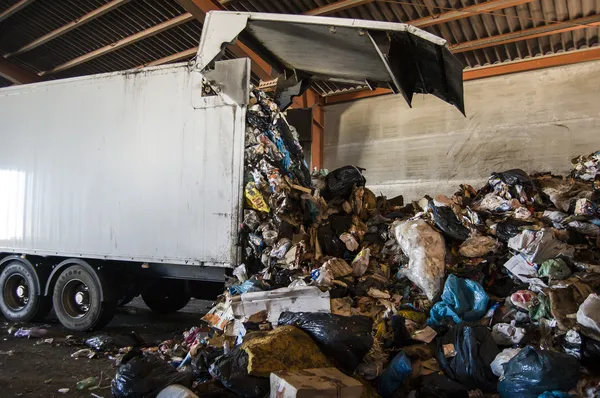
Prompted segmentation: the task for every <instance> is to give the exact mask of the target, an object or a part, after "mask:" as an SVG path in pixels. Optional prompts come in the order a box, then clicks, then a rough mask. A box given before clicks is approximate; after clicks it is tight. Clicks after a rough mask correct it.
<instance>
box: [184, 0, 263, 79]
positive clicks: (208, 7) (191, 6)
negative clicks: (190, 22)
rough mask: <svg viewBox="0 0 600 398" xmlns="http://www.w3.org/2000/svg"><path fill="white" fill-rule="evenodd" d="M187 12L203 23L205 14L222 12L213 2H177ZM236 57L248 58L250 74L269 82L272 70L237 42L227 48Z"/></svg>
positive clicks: (251, 51)
mask: <svg viewBox="0 0 600 398" xmlns="http://www.w3.org/2000/svg"><path fill="white" fill-rule="evenodd" d="M177 2H178V3H179V4H181V6H182V7H183V8H185V10H186V11H187V12H189V13H190V14H192V15H193V16H194V17H195V18H196V19H197V20H198V21H200V22H202V23H204V19H205V18H206V13H207V12H209V11H214V10H221V11H222V10H224V8H223V7H222V6H221V4H220V3H218V2H216V1H213V0H177ZM227 48H228V49H229V50H230V51H231V52H232V53H233V54H234V55H235V56H236V57H238V58H244V57H248V58H250V60H251V61H252V72H253V73H254V74H255V75H257V76H258V77H259V78H260V79H262V80H271V79H272V75H273V72H274V71H273V68H271V65H269V64H268V63H267V62H265V61H264V60H263V59H262V58H260V57H259V56H258V54H256V53H255V52H254V51H253V50H251V49H250V48H249V47H248V46H246V45H245V44H244V43H242V42H241V41H240V40H238V41H237V42H236V43H235V44H232V45H230V46H228V47H227Z"/></svg>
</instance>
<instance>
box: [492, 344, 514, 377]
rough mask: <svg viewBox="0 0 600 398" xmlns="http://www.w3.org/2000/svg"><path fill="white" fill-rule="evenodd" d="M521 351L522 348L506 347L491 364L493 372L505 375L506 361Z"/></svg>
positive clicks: (499, 375)
mask: <svg viewBox="0 0 600 398" xmlns="http://www.w3.org/2000/svg"><path fill="white" fill-rule="evenodd" d="M519 351H521V349H520V348H506V349H505V350H502V352H501V353H500V354H498V355H496V358H494V360H493V361H492V363H491V364H490V368H492V372H493V373H494V374H495V375H496V376H498V377H502V376H504V366H502V365H504V364H505V363H506V362H508V361H510V360H511V359H512V358H513V357H514V356H515V355H517V354H518V353H519Z"/></svg>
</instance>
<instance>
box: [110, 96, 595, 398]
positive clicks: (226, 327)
mask: <svg viewBox="0 0 600 398" xmlns="http://www.w3.org/2000/svg"><path fill="white" fill-rule="evenodd" d="M599 164H600V152H597V153H595V154H592V155H590V156H587V157H579V158H576V159H574V160H573V172H572V174H571V175H570V176H567V177H560V176H555V175H552V174H549V173H543V174H535V175H528V174H527V173H525V172H524V171H523V170H519V169H515V170H508V171H503V172H498V173H493V174H492V175H491V177H490V178H489V180H488V183H487V184H486V185H485V186H484V187H482V188H480V189H479V190H476V189H475V188H473V187H471V186H469V185H461V186H460V189H459V190H458V191H457V192H456V193H455V194H454V195H453V196H452V197H447V196H444V195H439V196H435V197H429V196H426V197H424V198H422V199H421V200H419V201H416V202H411V203H404V200H403V198H402V197H401V196H400V197H396V198H392V199H388V198H386V197H384V196H376V195H375V194H374V193H373V192H371V191H370V190H369V189H368V188H366V187H365V185H366V180H365V178H364V176H363V174H362V171H363V170H362V169H360V168H359V167H355V166H346V167H342V168H340V169H336V170H334V171H332V172H329V173H328V172H327V171H326V170H321V171H318V172H317V171H315V172H313V174H312V176H310V175H309V174H308V170H307V168H306V165H305V164H304V160H303V155H302V150H301V147H300V145H299V144H298V140H297V138H296V136H295V133H294V131H293V128H290V127H289V126H287V124H286V122H285V120H284V117H283V116H282V115H281V114H280V112H279V111H278V109H277V107H276V105H275V104H274V103H273V102H271V100H270V99H269V98H268V97H267V96H266V95H265V94H264V93H262V92H259V91H256V90H254V91H253V92H252V99H251V103H250V105H249V107H248V126H247V131H246V165H245V166H246V185H245V198H246V206H245V207H246V209H245V211H244V222H243V225H242V241H243V244H244V254H245V261H244V264H242V265H239V266H238V267H236V268H235V269H234V271H233V275H234V276H233V277H232V278H231V279H230V280H229V283H228V286H227V290H226V291H225V292H224V294H223V295H222V296H221V297H220V299H219V301H218V303H217V304H216V305H215V306H214V308H213V309H212V310H211V311H210V312H209V313H208V314H207V315H206V316H204V317H203V321H204V322H205V323H206V325H208V326H209V327H210V332H209V333H208V334H207V333H201V332H199V331H200V329H198V328H192V329H191V330H190V331H189V332H186V334H185V341H184V343H183V346H184V347H185V349H186V350H187V351H188V355H187V358H186V360H184V361H183V362H182V363H181V364H180V371H184V372H185V371H186V369H187V372H192V375H193V377H191V378H190V380H191V379H194V380H195V382H194V384H193V387H194V389H195V390H196V392H198V393H200V395H202V396H210V394H217V395H219V394H221V396H222V395H223V394H232V395H233V396H236V395H237V396H244V397H263V396H267V395H269V394H270V395H271V396H272V397H275V396H277V397H280V396H281V397H283V396H285V397H288V396H289V397H295V396H300V395H301V394H300V391H304V393H305V394H308V395H306V396H314V395H317V394H323V395H322V396H332V397H334V396H350V397H354V396H356V397H360V396H383V397H404V396H409V395H408V394H409V393H411V392H414V394H415V395H411V396H416V397H468V396H473V395H478V394H480V395H481V394H494V393H499V394H500V396H501V397H503V398H504V397H532V398H538V397H567V396H570V395H569V394H570V393H576V394H579V396H583V397H592V396H594V397H595V396H597V394H598V393H599V391H600V389H599V386H600V373H599V372H598V369H597V368H598V363H600V362H598V359H599V358H600V296H598V294H597V293H598V290H599V288H600V250H599V248H600V191H599V190H598V188H599V185H596V184H598V180H599V179H600V177H598V175H599V174H600V172H599V170H598V165H599ZM311 178H312V181H311ZM123 366H126V365H123ZM118 376H119V374H117V378H118ZM190 380H188V384H187V387H190V386H192V381H190ZM340 391H342V394H341V395H339V394H340ZM311 394H312V395H311ZM327 394H330V395H327ZM303 396H304V395H303ZM320 396H321V395H320Z"/></svg>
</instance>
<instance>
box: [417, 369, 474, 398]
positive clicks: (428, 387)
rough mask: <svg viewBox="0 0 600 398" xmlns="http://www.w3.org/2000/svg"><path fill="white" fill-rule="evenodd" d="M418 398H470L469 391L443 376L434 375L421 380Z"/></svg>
mask: <svg viewBox="0 0 600 398" xmlns="http://www.w3.org/2000/svg"><path fill="white" fill-rule="evenodd" d="M417 397H418V398H469V390H467V389H466V388H465V387H463V386H462V385H460V384H459V383H457V382H455V381H454V380H452V379H449V378H448V377H446V376H445V375H443V374H440V373H432V374H429V375H427V376H423V377H422V378H421V387H420V388H419V393H418V394H417Z"/></svg>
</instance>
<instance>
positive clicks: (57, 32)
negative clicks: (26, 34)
mask: <svg viewBox="0 0 600 398" xmlns="http://www.w3.org/2000/svg"><path fill="white" fill-rule="evenodd" d="M129 1H131V0H113V1H111V2H109V3H106V4H105V5H103V6H102V7H99V8H96V9H95V10H93V11H90V12H88V13H87V14H85V15H83V16H81V17H79V18H77V19H75V20H73V21H71V22H69V23H68V24H65V25H63V26H61V27H60V28H57V29H54V30H53V31H52V32H49V33H46V34H45V35H43V36H41V37H39V38H37V39H35V40H34V41H32V42H30V43H27V44H25V45H24V46H23V47H21V48H19V49H18V50H16V51H13V52H11V53H7V54H4V58H8V57H12V56H14V55H18V54H23V53H24V52H26V51H29V50H33V49H34V48H36V47H39V46H41V45H42V44H45V43H47V42H49V41H50V40H53V39H56V38H57V37H60V36H62V35H64V34H65V33H67V32H70V31H71V30H73V29H75V28H78V27H80V26H82V25H85V24H86V23H88V22H90V21H93V20H94V19H96V18H98V17H101V16H102V15H104V14H106V13H108V12H110V11H112V10H114V9H116V8H118V7H120V6H122V5H123V4H125V3H128V2H129Z"/></svg>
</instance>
